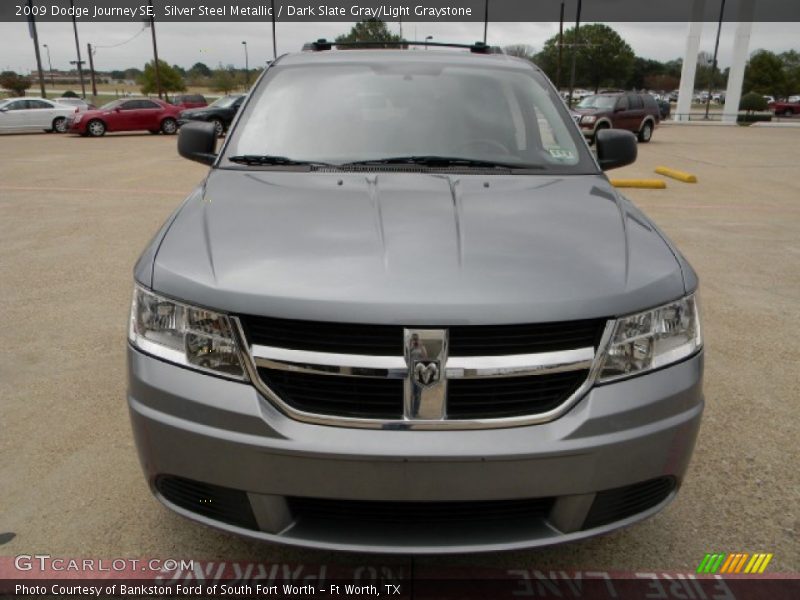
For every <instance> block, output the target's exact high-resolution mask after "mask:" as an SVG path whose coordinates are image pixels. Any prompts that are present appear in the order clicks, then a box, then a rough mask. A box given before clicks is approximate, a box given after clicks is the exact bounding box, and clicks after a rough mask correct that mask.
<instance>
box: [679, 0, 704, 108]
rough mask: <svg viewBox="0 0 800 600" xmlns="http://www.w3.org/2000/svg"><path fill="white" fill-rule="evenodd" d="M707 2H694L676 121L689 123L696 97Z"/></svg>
mask: <svg viewBox="0 0 800 600" xmlns="http://www.w3.org/2000/svg"><path fill="white" fill-rule="evenodd" d="M705 6H706V1H705V0H694V4H693V5H692V14H691V18H690V21H689V33H688V34H687V35H686V51H685V52H684V54H683V66H682V67H681V85H680V88H678V108H677V109H676V110H675V115H674V117H673V118H674V120H676V121H688V120H689V112H691V110H692V98H693V97H694V77H695V73H696V71H697V53H698V51H699V50H700V35H701V34H702V33H703V11H704V9H705Z"/></svg>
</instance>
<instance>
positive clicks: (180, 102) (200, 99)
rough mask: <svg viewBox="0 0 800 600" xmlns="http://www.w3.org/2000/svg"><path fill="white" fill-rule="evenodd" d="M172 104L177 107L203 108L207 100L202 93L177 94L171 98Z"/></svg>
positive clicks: (206, 104)
mask: <svg viewBox="0 0 800 600" xmlns="http://www.w3.org/2000/svg"><path fill="white" fill-rule="evenodd" d="M172 104H174V105H175V106H177V107H178V108H182V109H184V110H186V109H187V108H203V107H204V106H208V101H207V100H206V98H205V96H203V95H202V94H178V95H177V96H175V97H174V98H173V99H172Z"/></svg>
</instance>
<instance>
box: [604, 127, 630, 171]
mask: <svg viewBox="0 0 800 600" xmlns="http://www.w3.org/2000/svg"><path fill="white" fill-rule="evenodd" d="M595 138H596V139H595V147H596V148H597V162H598V163H600V168H601V169H603V171H608V170H609V169H616V168H617V167H624V166H625V165H629V164H631V163H633V162H636V156H637V154H638V152H639V149H638V147H637V145H636V136H635V135H633V134H632V133H631V132H630V131H625V130H623V129H601V130H600V131H598V132H597V134H596V136H595Z"/></svg>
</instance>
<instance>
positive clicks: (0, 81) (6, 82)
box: [0, 71, 31, 96]
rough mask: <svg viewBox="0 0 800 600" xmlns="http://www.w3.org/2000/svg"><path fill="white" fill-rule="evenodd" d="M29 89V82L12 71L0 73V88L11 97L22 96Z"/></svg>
mask: <svg viewBox="0 0 800 600" xmlns="http://www.w3.org/2000/svg"><path fill="white" fill-rule="evenodd" d="M29 87H31V80H30V79H29V78H27V77H23V76H22V75H17V74H16V73H15V72H14V71H3V72H2V73H0V88H3V89H4V90H8V91H9V92H11V94H12V95H13V96H24V95H25V90H27V89H28V88H29Z"/></svg>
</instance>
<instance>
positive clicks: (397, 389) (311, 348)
mask: <svg viewBox="0 0 800 600" xmlns="http://www.w3.org/2000/svg"><path fill="white" fill-rule="evenodd" d="M233 320H234V322H235V323H236V324H237V331H238V334H239V336H240V342H241V345H242V347H244V348H247V349H248V352H247V353H246V356H245V359H246V361H245V362H246V363H247V368H248V372H249V374H250V377H251V380H252V381H253V382H254V383H255V385H256V387H258V388H259V390H260V391H261V392H262V393H263V394H264V396H265V397H266V398H267V399H268V400H270V401H272V403H273V404H275V405H276V406H277V407H278V408H280V409H281V410H283V411H284V412H285V413H287V414H288V415H289V416H290V417H293V418H296V419H298V420H301V421H307V422H313V423H319V424H327V425H339V426H349V427H367V428H399V429H403V428H408V429H444V428H461V429H477V428H492V427H511V426H517V425H525V424H532V423H541V422H546V421H549V420H552V419H554V418H556V417H558V416H560V415H561V414H563V413H564V412H565V411H566V410H568V409H569V407H570V406H572V404H574V402H576V401H577V400H578V399H579V398H580V397H581V396H582V395H583V393H585V392H586V391H587V390H588V389H589V388H590V387H591V384H592V382H593V379H594V375H595V373H596V370H597V368H598V365H597V362H598V361H596V360H595V357H596V356H597V355H598V349H599V348H601V347H603V346H604V344H605V343H606V342H607V338H608V336H609V335H610V331H611V330H610V327H609V326H608V324H607V321H606V320H605V319H593V320H582V321H571V322H566V323H541V324H532V325H531V324H523V325H478V326H461V325H459V326H454V327H449V328H438V329H433V328H427V327H426V328H402V327H398V326H393V325H363V324H344V323H331V322H313V321H293V320H286V319H273V318H265V317H251V316H239V317H234V319H233Z"/></svg>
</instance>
